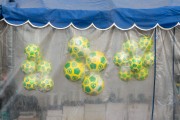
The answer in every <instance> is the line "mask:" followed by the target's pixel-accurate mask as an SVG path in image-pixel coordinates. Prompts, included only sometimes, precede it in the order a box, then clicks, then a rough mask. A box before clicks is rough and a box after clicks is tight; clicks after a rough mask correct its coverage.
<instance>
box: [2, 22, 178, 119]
mask: <svg viewBox="0 0 180 120" xmlns="http://www.w3.org/2000/svg"><path fill="white" fill-rule="evenodd" d="M1 24H2V28H3V29H1V31H0V32H1V42H0V44H1V49H0V50H1V74H2V78H3V79H6V81H4V80H3V82H2V84H1V90H0V93H1V101H2V102H1V104H2V105H1V113H2V114H3V115H4V116H6V117H7V118H8V119H10V120H14V119H21V120H22V119H23V120H25V118H22V116H23V115H24V114H26V115H27V114H30V115H31V116H32V114H33V115H34V116H36V118H38V119H41V120H45V119H46V120H50V119H58V120H132V119H133V120H136V119H137V120H148V119H151V117H152V111H153V114H154V120H172V119H173V115H174V114H173V113H176V114H177V115H178V112H179V111H178V110H177V109H178V104H177V103H178V102H177V99H176V101H175V100H174V96H173V95H174V91H173V84H174V83H173V72H172V71H173V67H172V66H173V57H172V56H173V54H172V53H173V38H174V34H173V32H172V30H169V31H164V30H161V29H160V28H156V30H151V31H146V32H145V31H141V30H138V29H136V28H133V29H131V30H128V31H122V30H118V29H117V28H115V27H112V28H111V29H109V30H106V31H102V30H97V29H96V28H93V27H91V28H89V29H87V30H83V31H80V30H77V29H75V28H73V27H69V28H67V29H64V30H57V29H54V28H52V27H51V26H48V27H46V28H43V29H36V28H33V27H31V26H30V25H28V24H26V25H23V26H21V27H13V26H9V25H7V24H4V23H3V22H2V23H1ZM178 31H179V29H178V28H176V35H175V38H176V41H177V42H176V44H175V46H176V47H175V51H176V52H177V51H178ZM155 34H156V35H155ZM79 35H80V36H84V37H86V38H88V40H89V41H90V46H91V47H90V48H91V50H97V51H101V52H103V53H104V54H105V56H106V58H107V60H108V66H107V68H106V69H105V70H104V71H103V72H101V73H100V75H101V77H102V78H103V79H104V81H105V89H104V90H103V92H102V93H101V94H100V95H97V96H89V95H86V94H85V93H84V92H83V91H82V87H81V81H79V82H71V81H69V80H67V79H66V78H65V77H64V73H63V68H64V65H65V63H66V61H68V60H70V59H72V58H71V56H70V54H69V52H68V48H67V46H68V41H69V40H70V39H71V38H72V37H73V36H79ZM142 35H149V36H150V37H151V38H152V39H153V40H154V41H155V38H156V56H157V57H156V69H155V70H156V77H155V78H156V80H155V89H154V67H153V66H152V67H151V68H150V70H149V76H148V78H147V79H146V80H144V81H137V80H135V79H133V80H132V81H129V82H124V81H122V80H120V79H119V77H118V71H119V69H118V67H117V66H115V65H114V63H113V57H114V54H115V53H116V52H119V51H120V50H121V49H122V44H123V42H125V41H126V40H139V37H140V36H142ZM155 36H156V37H155ZM31 43H34V44H38V45H39V46H40V50H41V52H42V55H43V57H44V59H46V60H48V61H50V62H51V63H52V72H51V73H50V76H51V77H52V78H53V80H54V83H55V84H54V88H53V90H52V91H50V92H47V93H42V92H40V91H38V90H36V91H35V90H34V91H28V90H25V89H24V88H23V85H22V81H23V78H24V76H25V75H24V73H23V72H22V71H21V68H20V66H21V64H22V62H23V61H24V60H25V59H26V56H25V54H24V48H25V47H26V46H27V45H28V44H31ZM5 51H6V52H5ZM143 52H144V51H140V52H138V53H137V54H139V53H141V54H142V53H143ZM153 52H154V50H153ZM177 54H178V52H177ZM175 66H176V65H175ZM154 90H155V96H154V99H153V91H154ZM175 95H176V94H175ZM176 96H177V95H176ZM153 101H154V108H153ZM173 102H175V103H176V109H175V112H173V107H174V105H175V104H173ZM30 112H32V113H30ZM2 114H1V116H3V115H2ZM34 119H35V118H34Z"/></svg>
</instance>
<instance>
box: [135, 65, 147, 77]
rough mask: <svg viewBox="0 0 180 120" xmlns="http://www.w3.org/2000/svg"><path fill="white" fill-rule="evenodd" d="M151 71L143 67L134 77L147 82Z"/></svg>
mask: <svg viewBox="0 0 180 120" xmlns="http://www.w3.org/2000/svg"><path fill="white" fill-rule="evenodd" d="M148 74H149V70H148V68H146V67H142V68H141V69H140V71H137V72H135V73H134V77H135V79H137V80H145V79H146V78H147V77H148Z"/></svg>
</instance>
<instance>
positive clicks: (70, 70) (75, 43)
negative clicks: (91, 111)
mask: <svg viewBox="0 0 180 120" xmlns="http://www.w3.org/2000/svg"><path fill="white" fill-rule="evenodd" d="M68 51H69V53H70V55H71V56H72V58H73V59H72V60H69V61H67V62H66V64H65V66H64V75H65V77H66V78H67V79H68V80H70V81H82V89H83V91H84V92H85V93H86V94H88V95H93V96H94V95H99V94H100V93H101V92H102V91H103V89H104V80H103V79H102V77H101V76H100V74H99V72H101V71H103V70H104V69H105V68H106V66H107V59H106V57H105V55H104V53H102V52H100V51H91V50H90V43H89V41H88V39H87V38H85V37H82V36H77V37H73V38H72V39H71V40H69V42H68Z"/></svg>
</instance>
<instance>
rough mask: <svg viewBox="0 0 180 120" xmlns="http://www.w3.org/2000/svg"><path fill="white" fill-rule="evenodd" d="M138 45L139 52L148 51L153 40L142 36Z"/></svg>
mask: <svg viewBox="0 0 180 120" xmlns="http://www.w3.org/2000/svg"><path fill="white" fill-rule="evenodd" d="M138 45H139V47H140V48H141V50H143V51H149V50H151V48H152V46H153V40H152V39H151V38H150V37H149V36H142V37H141V38H140V40H139V43H138Z"/></svg>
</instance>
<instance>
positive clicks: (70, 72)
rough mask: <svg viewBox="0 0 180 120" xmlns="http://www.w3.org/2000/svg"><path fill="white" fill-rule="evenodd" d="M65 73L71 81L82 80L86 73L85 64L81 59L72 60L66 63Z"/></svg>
mask: <svg viewBox="0 0 180 120" xmlns="http://www.w3.org/2000/svg"><path fill="white" fill-rule="evenodd" d="M64 75H65V77H66V78H67V79H68V80H71V81H78V80H82V79H84V75H85V65H84V64H83V63H82V62H81V61H79V60H70V61H68V62H66V64H65V65H64Z"/></svg>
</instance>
